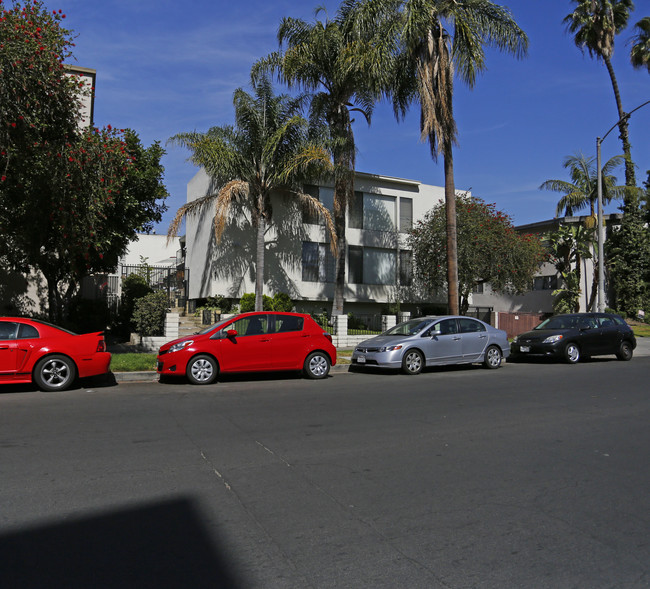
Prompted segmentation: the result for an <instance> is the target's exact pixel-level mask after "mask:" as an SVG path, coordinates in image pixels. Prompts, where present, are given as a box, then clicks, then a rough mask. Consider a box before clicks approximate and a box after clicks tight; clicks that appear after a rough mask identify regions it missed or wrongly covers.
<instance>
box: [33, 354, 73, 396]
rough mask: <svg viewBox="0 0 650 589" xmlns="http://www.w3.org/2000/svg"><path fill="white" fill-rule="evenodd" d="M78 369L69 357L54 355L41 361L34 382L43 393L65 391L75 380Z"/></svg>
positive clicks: (37, 365)
mask: <svg viewBox="0 0 650 589" xmlns="http://www.w3.org/2000/svg"><path fill="white" fill-rule="evenodd" d="M76 376H77V367H76V366H75V363H74V362H73V361H72V360H71V359H70V358H68V357H67V356H62V355H60V354H52V355H51V356H46V357H45V358H42V359H41V360H39V362H38V364H36V367H35V368H34V381H35V382H36V384H37V385H38V388H40V389H41V390H43V391H47V392H54V391H64V390H65V389H67V388H68V387H69V386H70V385H71V384H72V383H73V382H74V380H75V378H76Z"/></svg>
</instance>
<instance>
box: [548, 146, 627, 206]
mask: <svg viewBox="0 0 650 589" xmlns="http://www.w3.org/2000/svg"><path fill="white" fill-rule="evenodd" d="M624 161H625V158H624V157H623V156H621V155H615V156H614V157H612V158H610V159H609V160H608V161H607V162H606V163H605V165H604V166H603V168H602V195H603V204H608V203H610V202H611V201H612V200H614V199H621V198H623V196H624V195H625V187H624V186H616V177H615V176H613V175H612V171H613V170H615V169H616V168H618V167H619V166H620V165H621V164H622V163H623V162H624ZM595 164H596V158H594V157H587V156H585V155H584V154H582V153H576V154H575V155H570V156H567V157H566V158H565V160H564V163H563V165H564V167H565V168H566V169H567V170H569V173H570V175H571V182H567V181H565V180H546V182H543V183H542V185H541V186H540V189H541V190H552V191H553V192H560V193H561V194H562V195H563V196H562V198H560V200H559V201H558V203H557V208H556V210H555V215H556V216H557V217H559V216H560V215H562V214H563V213H564V215H567V216H571V215H573V213H574V212H575V211H580V210H582V209H585V208H587V207H589V214H590V216H592V217H594V216H595V214H596V203H597V202H598V170H597V169H596V165H595Z"/></svg>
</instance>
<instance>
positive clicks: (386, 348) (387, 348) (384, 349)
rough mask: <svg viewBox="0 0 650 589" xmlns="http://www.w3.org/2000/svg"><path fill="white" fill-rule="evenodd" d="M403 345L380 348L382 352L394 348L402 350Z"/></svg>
mask: <svg viewBox="0 0 650 589" xmlns="http://www.w3.org/2000/svg"><path fill="white" fill-rule="evenodd" d="M401 349H402V346H384V347H383V348H379V351H380V352H393V351H394V350H401Z"/></svg>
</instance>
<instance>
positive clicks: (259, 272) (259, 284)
mask: <svg viewBox="0 0 650 589" xmlns="http://www.w3.org/2000/svg"><path fill="white" fill-rule="evenodd" d="M259 201H260V202H259V204H258V206H259V214H258V217H257V243H256V248H255V249H256V251H255V257H256V268H255V310H256V311H263V310H264V233H265V231H266V219H265V217H264V210H263V207H264V200H263V196H260V197H259Z"/></svg>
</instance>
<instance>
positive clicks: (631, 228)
mask: <svg viewBox="0 0 650 589" xmlns="http://www.w3.org/2000/svg"><path fill="white" fill-rule="evenodd" d="M605 248H606V251H605V254H606V256H607V260H608V264H607V265H608V269H609V275H610V280H611V285H612V290H613V295H614V300H613V301H612V303H613V304H611V303H610V307H614V308H616V309H618V310H619V311H625V313H627V314H628V315H629V316H631V317H636V315H637V312H638V311H639V309H645V308H647V307H648V305H650V296H649V295H650V289H649V284H648V279H649V278H650V235H649V233H648V227H647V225H646V224H645V223H644V220H643V216H642V214H641V209H640V208H639V207H627V208H626V211H625V214H624V215H623V220H622V222H621V227H620V228H619V229H618V230H616V231H612V232H611V234H610V236H609V238H608V239H607V241H606V242H605Z"/></svg>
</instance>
